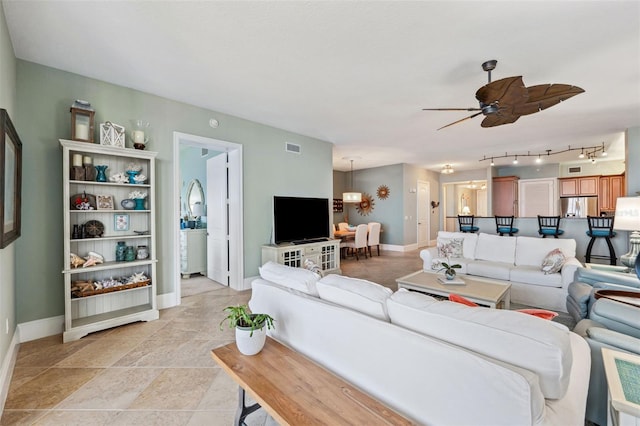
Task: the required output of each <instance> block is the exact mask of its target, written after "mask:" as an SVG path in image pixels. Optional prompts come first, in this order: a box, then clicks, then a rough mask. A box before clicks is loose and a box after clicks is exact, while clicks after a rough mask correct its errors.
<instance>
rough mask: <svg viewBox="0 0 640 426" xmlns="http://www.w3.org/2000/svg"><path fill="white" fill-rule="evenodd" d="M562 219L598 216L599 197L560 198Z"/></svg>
mask: <svg viewBox="0 0 640 426" xmlns="http://www.w3.org/2000/svg"><path fill="white" fill-rule="evenodd" d="M560 208H561V209H562V217H587V216H598V215H599V214H600V212H598V197H562V198H560Z"/></svg>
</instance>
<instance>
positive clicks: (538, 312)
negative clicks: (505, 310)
mask: <svg viewBox="0 0 640 426" xmlns="http://www.w3.org/2000/svg"><path fill="white" fill-rule="evenodd" d="M517 311H518V312H522V313H523V314H529V315H533V316H534V317H538V318H542V319H546V320H552V319H554V318H555V317H557V316H558V313H557V312H553V311H547V310H546V309H518V310H517Z"/></svg>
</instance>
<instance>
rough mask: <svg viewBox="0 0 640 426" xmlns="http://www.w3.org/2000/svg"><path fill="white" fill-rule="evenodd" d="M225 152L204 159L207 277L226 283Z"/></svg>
mask: <svg viewBox="0 0 640 426" xmlns="http://www.w3.org/2000/svg"><path fill="white" fill-rule="evenodd" d="M227 182H228V181H227V153H222V154H220V155H217V156H215V157H213V158H210V159H208V160H207V195H206V199H207V255H208V259H207V277H208V278H209V279H212V280H214V281H216V282H219V283H220V284H224V285H229V261H228V256H229V245H228V244H229V239H228V235H229V232H228V230H229V227H228V216H229V212H228V209H227V198H228V183H227Z"/></svg>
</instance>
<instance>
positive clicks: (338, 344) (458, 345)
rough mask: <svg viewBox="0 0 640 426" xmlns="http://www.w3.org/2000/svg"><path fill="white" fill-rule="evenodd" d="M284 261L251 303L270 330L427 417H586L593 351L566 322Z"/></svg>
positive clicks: (265, 272) (409, 412)
mask: <svg viewBox="0 0 640 426" xmlns="http://www.w3.org/2000/svg"><path fill="white" fill-rule="evenodd" d="M274 265H275V264H266V265H264V266H263V267H262V268H261V277H262V278H258V279H256V280H254V281H253V283H252V297H251V300H250V302H249V306H250V308H251V310H252V311H253V312H260V313H268V314H269V315H271V316H272V317H273V318H274V319H275V329H273V330H270V331H269V334H270V336H271V337H272V338H275V339H277V340H278V341H280V342H282V343H283V344H285V345H287V346H289V347H291V348H293V349H294V350H296V351H298V352H301V353H302V354H304V355H306V356H307V357H309V358H311V359H312V360H314V361H316V362H317V363H319V364H321V365H323V366H324V367H325V368H327V369H328V370H330V371H332V372H333V373H335V374H337V375H339V376H341V377H342V378H344V379H345V380H347V381H349V382H351V383H352V384H354V385H355V386H358V387H359V388H361V389H362V390H364V391H365V392H368V393H369V394H370V395H372V396H373V397H375V398H377V399H379V400H380V401H382V402H383V403H385V404H387V405H388V406H390V407H391V408H393V409H395V410H396V411H398V412H399V413H401V414H403V415H404V416H406V417H408V418H409V419H411V420H413V421H415V422H416V423H417V424H425V425H436V426H437V425H454V426H455V425H492V426H494V425H510V426H514V425H576V426H578V425H580V426H582V425H583V424H584V413H585V404H586V395H587V387H588V381H589V367H590V354H589V349H588V347H587V344H586V342H585V341H584V339H582V338H580V337H579V336H577V335H576V334H574V333H572V332H570V331H569V330H568V329H567V328H566V327H565V326H563V325H561V324H558V323H553V322H551V321H546V320H543V319H540V318H537V317H534V316H530V315H526V314H523V313H519V312H515V311H503V310H496V309H488V308H472V307H468V306H464V305H461V304H456V303H453V302H449V301H437V300H436V299H433V298H431V297H429V296H427V295H423V294H420V293H415V292H410V291H408V290H405V289H400V290H398V291H397V292H396V293H392V291H391V290H389V289H387V288H385V287H382V286H380V285H378V284H375V283H370V282H368V281H364V280H358V279H354V278H348V277H342V276H333V275H330V276H327V277H324V278H322V279H318V277H315V278H314V277H313V276H311V275H308V278H302V277H300V275H298V277H297V278H296V280H298V282H297V283H296V282H295V281H296V280H292V279H290V278H289V277H288V276H287V273H286V269H282V268H287V267H284V266H282V265H276V266H274ZM274 269H275V270H276V272H275V273H273V272H274ZM269 270H270V271H269ZM298 271H299V269H298ZM309 272H310V271H309ZM266 278H271V279H275V280H276V281H278V283H274V282H271V281H267V279H266ZM339 423H340V419H339V418H336V424H339Z"/></svg>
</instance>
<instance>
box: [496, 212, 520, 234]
mask: <svg viewBox="0 0 640 426" xmlns="http://www.w3.org/2000/svg"><path fill="white" fill-rule="evenodd" d="M495 218H496V232H497V233H498V234H500V236H501V237H502V236H504V234H509V235H510V236H512V237H513V234H515V233H517V232H518V231H519V229H518V228H514V227H513V218H514V217H513V216H495Z"/></svg>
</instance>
